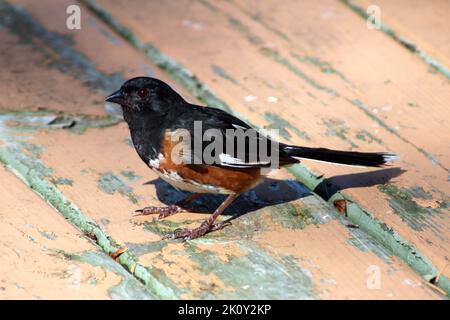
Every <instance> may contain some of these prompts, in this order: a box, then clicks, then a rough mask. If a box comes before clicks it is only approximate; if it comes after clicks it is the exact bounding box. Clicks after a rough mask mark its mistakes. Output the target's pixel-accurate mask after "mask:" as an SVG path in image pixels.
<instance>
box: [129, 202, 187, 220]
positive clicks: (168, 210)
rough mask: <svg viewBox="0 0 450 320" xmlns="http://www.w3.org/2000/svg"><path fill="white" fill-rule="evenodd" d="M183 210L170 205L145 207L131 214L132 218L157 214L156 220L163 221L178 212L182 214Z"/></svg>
mask: <svg viewBox="0 0 450 320" xmlns="http://www.w3.org/2000/svg"><path fill="white" fill-rule="evenodd" d="M183 211H184V209H183V208H181V207H179V206H177V205H170V206H167V207H145V208H142V209H139V210H136V211H134V212H133V213H132V216H133V217H136V216H147V215H151V214H157V215H158V219H163V218H166V217H168V216H171V215H174V214H176V213H179V212H183Z"/></svg>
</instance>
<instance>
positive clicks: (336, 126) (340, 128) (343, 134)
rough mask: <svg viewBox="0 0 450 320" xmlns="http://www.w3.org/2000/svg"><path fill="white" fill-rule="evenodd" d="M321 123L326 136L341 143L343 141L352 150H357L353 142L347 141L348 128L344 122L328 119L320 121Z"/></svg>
mask: <svg viewBox="0 0 450 320" xmlns="http://www.w3.org/2000/svg"><path fill="white" fill-rule="evenodd" d="M322 123H323V124H324V125H325V126H326V127H327V132H326V134H327V135H329V136H334V137H337V138H339V139H341V140H342V141H345V142H346V143H348V144H349V145H350V147H352V148H358V145H356V144H355V143H354V142H353V141H351V140H350V139H349V137H348V134H349V132H348V127H347V125H346V124H345V122H344V121H342V120H339V119H331V118H329V119H322Z"/></svg>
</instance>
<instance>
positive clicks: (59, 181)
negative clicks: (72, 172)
mask: <svg viewBox="0 0 450 320" xmlns="http://www.w3.org/2000/svg"><path fill="white" fill-rule="evenodd" d="M50 181H51V182H52V183H53V184H55V185H63V186H71V185H72V184H73V180H71V179H67V178H56V179H55V178H52V179H51V180H50Z"/></svg>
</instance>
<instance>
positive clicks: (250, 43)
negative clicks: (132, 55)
mask: <svg viewBox="0 0 450 320" xmlns="http://www.w3.org/2000/svg"><path fill="white" fill-rule="evenodd" d="M96 3H97V4H99V5H100V6H101V7H102V8H105V9H107V10H108V12H110V13H111V14H112V16H111V17H109V18H108V19H112V20H113V21H114V22H119V23H121V24H122V25H124V26H126V27H127V28H129V30H131V32H132V34H133V35H134V36H135V37H136V38H138V39H140V41H142V42H148V43H151V44H153V45H155V46H156V47H157V48H159V49H160V50H161V51H162V52H164V53H166V54H168V55H169V56H171V57H173V58H175V59H176V60H177V61H179V62H180V63H181V64H183V65H185V66H188V68H189V69H190V70H192V71H193V72H194V73H195V75H197V76H198V78H199V79H201V81H202V82H203V83H205V84H206V85H208V86H210V87H211V88H213V90H214V91H215V92H216V93H217V94H218V95H219V96H220V97H221V98H222V99H224V100H225V101H226V102H227V104H228V105H229V106H232V108H233V110H234V111H235V112H237V114H240V115H242V116H243V117H245V118H247V119H250V120H251V121H252V122H253V123H255V124H257V125H259V126H271V127H279V128H282V129H283V130H282V131H281V133H282V136H281V139H282V140H283V141H287V142H291V143H297V144H304V145H311V146H318V145H320V146H324V147H331V148H340V149H345V148H349V149H350V148H352V149H356V148H357V149H361V150H366V151H370V150H373V151H379V150H389V151H395V152H396V153H398V154H399V155H400V157H401V160H400V161H399V162H398V166H399V167H400V168H401V170H395V169H394V170H385V171H382V170H380V171H377V172H376V173H373V174H365V173H364V172H363V170H361V169H348V168H345V169H343V168H336V167H335V166H327V165H321V164H320V165H318V164H310V163H309V162H307V161H305V163H307V165H308V166H310V167H311V168H312V169H313V170H314V171H316V172H322V173H325V175H326V176H328V177H330V179H331V182H333V183H334V184H335V185H336V186H337V187H338V188H339V189H344V190H345V191H346V192H347V193H348V194H350V195H351V196H352V198H353V199H354V200H356V201H357V202H358V203H361V204H362V205H363V206H364V207H365V208H367V209H368V210H369V211H371V212H373V213H375V214H376V217H378V218H379V219H381V220H382V221H384V222H385V223H387V224H388V225H389V226H392V227H393V228H394V229H395V230H397V231H398V232H399V233H400V234H402V235H404V236H405V237H406V238H407V239H408V240H410V241H411V242H412V243H413V244H415V245H416V246H417V248H418V249H419V250H420V251H422V252H424V253H425V254H426V255H427V256H428V257H429V258H430V259H431V261H432V262H433V263H434V264H435V265H436V266H437V268H439V270H444V273H445V274H447V275H449V272H450V271H449V270H448V268H447V269H445V266H446V265H447V263H448V261H447V259H448V241H449V239H448V231H449V228H450V221H449V220H448V219H447V216H446V206H447V204H448V181H447V177H448V168H447V164H448V159H449V154H450V153H449V152H448V151H449V150H448V148H443V145H449V144H448V143H445V141H448V138H446V137H445V135H443V133H444V132H448V129H449V128H448V123H446V122H445V121H442V119H447V118H448V117H449V109H448V108H447V105H446V101H448V98H450V97H449V94H450V90H449V83H448V81H447V80H446V79H445V78H444V77H443V76H442V75H440V74H436V73H431V72H429V67H428V66H427V65H425V64H424V63H423V62H422V61H421V59H420V58H419V57H417V56H415V55H414V54H412V53H411V52H408V51H407V50H404V48H403V47H402V46H400V45H398V44H397V43H395V42H394V41H392V39H390V38H389V37H386V36H385V35H384V34H382V33H380V32H373V31H372V30H369V29H367V27H366V23H365V21H364V20H362V19H361V18H360V17H359V16H358V15H356V14H355V13H354V12H352V11H351V10H349V8H348V7H346V6H345V5H344V4H341V3H338V2H332V1H323V2H320V3H317V2H297V1H287V2H285V3H284V5H283V6H282V7H280V6H279V4H278V3H277V2H265V4H264V5H258V4H257V3H256V2H251V1H248V2H247V1H246V2H217V3H211V2H207V1H181V2H177V3H176V4H175V3H161V2H144V1H136V2H133V3H132V4H129V5H128V4H127V5H126V8H125V6H124V4H122V3H120V2H109V1H97V2H96ZM145 12H152V13H153V14H152V19H151V21H150V20H149V19H147V15H146V13H145ZM292 12H298V13H301V14H302V19H298V18H297V17H296V16H295V15H292ZM149 30H151V31H149ZM236 61H239V62H240V63H236ZM253 97H257V99H256V100H254V98H253ZM270 97H275V98H276V99H273V98H270ZM275 100H276V101H277V102H276V103H275V102H274V101H275ZM364 171H368V170H364ZM390 180H392V181H390ZM389 181H390V182H389ZM380 183H386V184H387V185H386V186H382V187H377V185H378V184H380ZM362 187H363V188H362ZM417 190H418V193H417V192H415V191H417ZM422 190H423V191H422Z"/></svg>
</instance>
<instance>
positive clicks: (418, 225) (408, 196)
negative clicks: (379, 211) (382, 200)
mask: <svg viewBox="0 0 450 320" xmlns="http://www.w3.org/2000/svg"><path fill="white" fill-rule="evenodd" d="M378 190H380V191H381V192H383V193H384V194H386V195H387V196H388V197H389V205H390V206H391V208H392V210H394V213H395V214H398V215H399V216H400V217H401V218H402V220H403V221H405V222H406V223H407V224H408V225H409V226H410V227H411V229H413V230H416V231H422V230H424V229H426V228H432V229H434V230H435V231H436V233H437V234H440V236H441V237H445V233H443V232H441V227H442V226H441V225H440V224H439V222H435V221H434V220H433V219H432V217H433V216H435V215H437V214H441V213H442V212H441V210H439V209H438V208H436V209H435V208H431V207H423V206H421V205H419V204H418V203H417V201H415V200H414V198H422V199H430V198H431V195H430V194H429V193H427V192H425V190H423V189H422V188H417V187H416V188H412V189H406V188H399V187H397V186H395V185H393V184H383V185H379V186H378Z"/></svg>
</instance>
